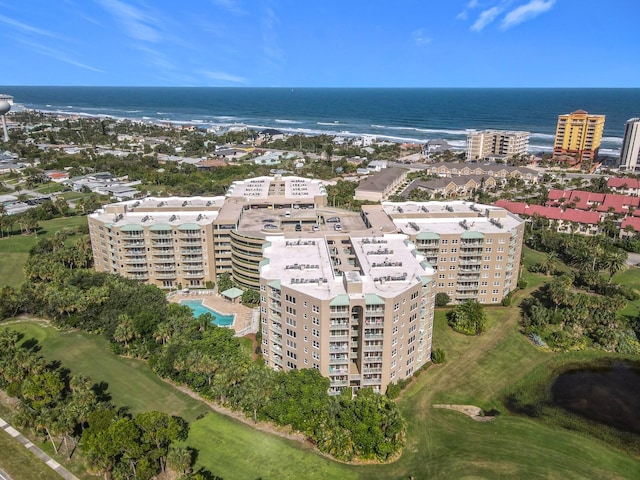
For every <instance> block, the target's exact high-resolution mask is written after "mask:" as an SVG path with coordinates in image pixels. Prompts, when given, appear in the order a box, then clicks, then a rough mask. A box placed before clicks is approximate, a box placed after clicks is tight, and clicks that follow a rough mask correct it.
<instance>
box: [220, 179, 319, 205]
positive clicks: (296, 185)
mask: <svg viewBox="0 0 640 480" xmlns="http://www.w3.org/2000/svg"><path fill="white" fill-rule="evenodd" d="M275 182H278V183H280V182H282V183H284V191H279V192H278V193H275V195H281V196H282V195H283V196H285V197H287V198H291V199H301V198H309V199H313V198H314V197H315V196H317V195H326V190H325V187H324V185H323V184H322V183H321V182H320V181H319V180H313V179H309V178H304V177H295V176H290V177H280V176H275V177H256V178H250V179H247V180H238V181H236V182H233V183H232V184H231V186H230V187H229V190H228V192H227V196H228V197H245V198H267V197H269V191H270V188H271V184H272V183H275Z"/></svg>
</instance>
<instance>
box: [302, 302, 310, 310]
mask: <svg viewBox="0 0 640 480" xmlns="http://www.w3.org/2000/svg"><path fill="white" fill-rule="evenodd" d="M302 305H303V306H304V307H305V308H306V307H308V306H309V302H307V301H306V300H305V301H304V302H302Z"/></svg>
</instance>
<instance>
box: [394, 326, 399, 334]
mask: <svg viewBox="0 0 640 480" xmlns="http://www.w3.org/2000/svg"><path fill="white" fill-rule="evenodd" d="M396 333H398V326H397V325H396V326H394V327H393V334H394V335H395V334H396Z"/></svg>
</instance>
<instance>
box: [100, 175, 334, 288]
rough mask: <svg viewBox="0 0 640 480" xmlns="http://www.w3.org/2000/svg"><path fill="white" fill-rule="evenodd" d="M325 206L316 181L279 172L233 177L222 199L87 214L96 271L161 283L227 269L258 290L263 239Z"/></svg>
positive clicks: (203, 279)
mask: <svg viewBox="0 0 640 480" xmlns="http://www.w3.org/2000/svg"><path fill="white" fill-rule="evenodd" d="M325 204H326V193H325V191H324V186H323V185H322V184H321V183H320V182H319V181H317V180H310V179H306V178H300V177H279V176H276V177H258V178H252V179H249V180H245V181H240V182H234V183H233V184H232V185H231V187H230V188H229V191H228V193H227V195H226V197H170V198H155V197H147V198H144V199H140V200H130V201H125V202H119V203H114V204H110V205H107V206H105V207H104V208H102V209H99V210H97V211H96V212H94V213H92V214H91V215H89V233H90V235H91V244H92V248H93V257H94V264H95V269H96V270H97V271H101V272H109V273H117V274H120V275H122V276H125V277H128V278H132V279H136V280H141V281H145V282H148V283H152V284H154V285H157V286H158V287H161V288H175V287H178V286H182V287H187V286H189V287H204V286H206V284H207V283H208V282H213V281H215V280H216V278H217V276H218V275H220V274H222V273H230V274H231V275H233V277H234V279H235V280H236V281H237V282H238V283H240V284H241V285H243V286H246V287H253V288H258V286H259V272H258V266H259V265H258V264H259V262H260V260H261V259H262V256H261V252H262V245H263V243H264V242H265V238H266V237H267V236H268V235H270V234H274V233H279V232H284V231H289V230H290V231H291V232H292V233H293V232H294V229H295V224H300V225H302V224H305V223H316V222H317V221H318V219H317V218H316V216H315V209H316V208H319V207H322V206H324V205H325ZM254 212H260V213H261V214H262V217H263V218H262V217H260V216H259V215H255V214H254ZM276 212H280V214H279V215H276V214H275V213H276ZM291 212H293V213H291ZM270 217H275V218H270ZM262 220H270V221H268V222H267V221H262Z"/></svg>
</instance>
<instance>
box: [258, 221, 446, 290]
mask: <svg viewBox="0 0 640 480" xmlns="http://www.w3.org/2000/svg"><path fill="white" fill-rule="evenodd" d="M328 239H332V237H331V236H327V237H326V238H325V237H324V236H318V237H314V238H308V237H307V238H302V239H298V240H292V239H285V238H283V237H270V238H268V241H269V243H270V244H269V245H268V246H267V247H266V248H265V249H264V257H265V259H267V262H265V264H264V265H263V266H262V267H261V269H260V276H261V277H262V278H265V279H279V280H280V284H281V285H282V286H285V285H286V286H287V287H288V288H291V289H293V290H298V291H300V292H302V293H306V294H308V295H311V296H314V297H316V298H320V299H330V298H333V297H335V296H336V295H339V294H346V289H345V286H344V283H343V278H342V275H344V276H346V277H347V282H352V281H353V282H362V294H356V296H360V297H361V296H362V295H364V294H370V293H374V294H377V295H380V296H382V297H394V296H396V295H398V294H399V293H401V292H403V291H405V290H406V289H407V288H409V287H410V286H411V285H415V284H416V283H418V282H420V281H421V277H423V276H433V275H434V273H435V272H434V270H433V269H432V268H431V267H429V266H426V264H421V261H422V260H423V258H422V256H420V255H419V254H417V252H415V246H414V245H413V244H412V243H411V242H410V241H408V239H407V236H406V235H402V234H392V235H385V236H384V237H380V236H378V237H373V236H361V235H358V236H350V237H349V240H350V242H349V244H343V243H341V240H342V239H344V237H333V239H335V240H336V242H335V244H333V245H328V243H327V240H328ZM338 239H340V240H338ZM347 246H349V247H351V248H352V249H353V253H354V255H355V256H356V257H357V263H358V264H359V265H360V270H358V269H349V268H351V266H349V265H347V267H348V268H347V269H345V271H342V272H341V273H342V275H337V276H336V275H335V274H334V271H333V262H332V256H331V254H330V252H329V249H330V248H338V249H341V248H345V247H347ZM352 295H354V294H352Z"/></svg>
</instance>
